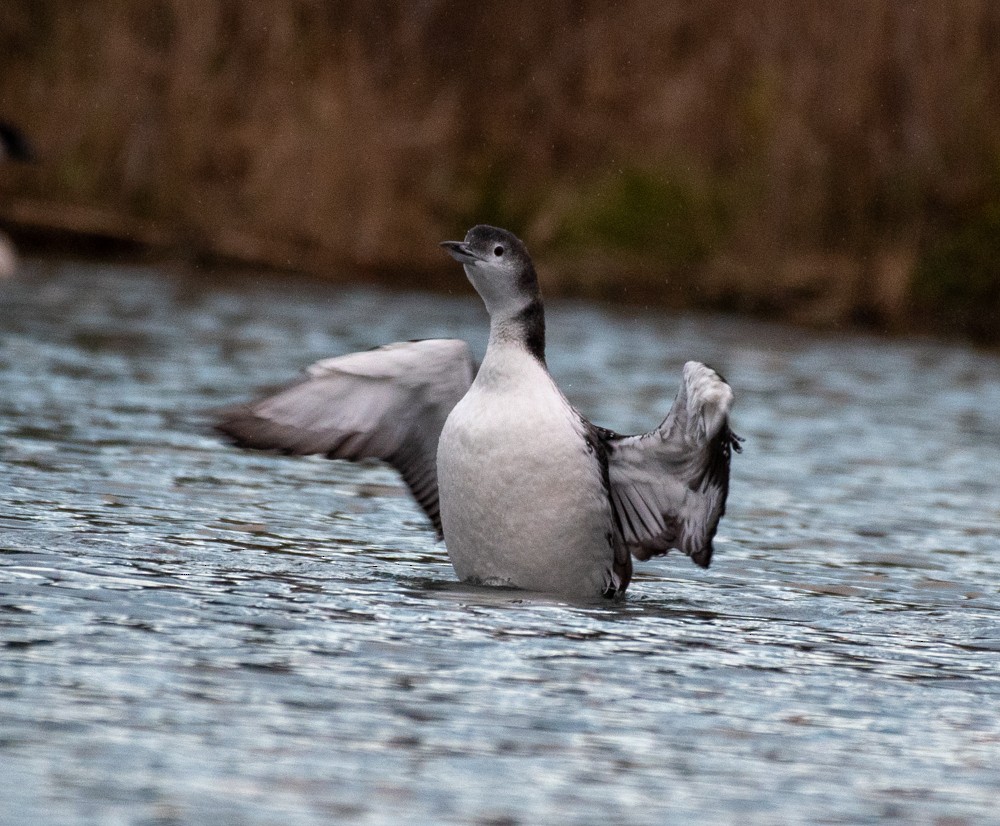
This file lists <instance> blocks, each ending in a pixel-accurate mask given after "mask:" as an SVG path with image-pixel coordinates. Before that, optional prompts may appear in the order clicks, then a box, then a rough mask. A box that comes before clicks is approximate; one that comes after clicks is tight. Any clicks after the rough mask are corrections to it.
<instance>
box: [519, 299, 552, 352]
mask: <svg viewBox="0 0 1000 826" xmlns="http://www.w3.org/2000/svg"><path fill="white" fill-rule="evenodd" d="M511 321H512V322H513V324H514V327H515V328H516V329H517V332H518V337H519V338H520V339H521V341H522V343H523V344H524V346H525V347H526V348H527V350H528V352H529V353H531V355H533V356H534V357H535V358H536V359H538V360H539V361H540V362H541V363H542V364H545V308H544V307H543V306H542V300H541V299H540V298H537V297H536V298H533V299H532V300H531V301H530V302H529V303H528V304H526V305H525V306H524V307H523V308H522V309H521V310H520V311H519V312H518V313H517V315H515V316H514V317H513V318H512V319H511Z"/></svg>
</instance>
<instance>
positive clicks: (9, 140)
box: [0, 121, 35, 278]
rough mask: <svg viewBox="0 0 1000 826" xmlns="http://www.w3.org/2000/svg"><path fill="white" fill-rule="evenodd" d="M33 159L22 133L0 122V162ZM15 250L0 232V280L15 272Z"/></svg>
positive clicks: (31, 151) (8, 124)
mask: <svg viewBox="0 0 1000 826" xmlns="http://www.w3.org/2000/svg"><path fill="white" fill-rule="evenodd" d="M34 159H35V152H34V150H33V149H32V147H31V144H30V143H29V142H28V139H27V138H26V137H25V136H24V133H23V132H22V131H21V130H20V129H18V128H17V127H16V126H14V125H13V124H12V123H8V122H6V121H0V161H8V160H10V161H21V162H24V163H28V162H30V161H33V160H34ZM17 266H18V263H17V250H16V249H15V247H14V244H13V242H12V241H11V240H10V239H9V238H8V237H7V236H6V235H5V234H4V233H2V232H0V278H9V277H10V276H12V275H14V273H16V272H17Z"/></svg>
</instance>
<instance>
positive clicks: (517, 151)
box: [0, 0, 1000, 338]
mask: <svg viewBox="0 0 1000 826" xmlns="http://www.w3.org/2000/svg"><path fill="white" fill-rule="evenodd" d="M0 116H3V117H6V118H8V119H16V120H18V121H19V122H21V123H23V125H24V127H25V128H26V129H27V130H28V131H29V132H30V134H31V135H32V138H33V140H34V142H35V143H36V144H37V145H38V147H39V150H40V154H41V156H42V160H41V163H40V164H38V165H37V166H36V167H35V168H34V169H33V170H30V171H25V170H17V171H14V172H11V171H4V172H3V178H0V190H2V191H3V192H4V195H5V198H4V202H3V203H0V220H4V221H5V223H6V224H7V225H8V226H11V227H12V229H14V230H16V229H17V227H18V226H19V225H20V226H22V227H23V226H24V225H26V224H34V225H39V224H50V225H52V226H56V227H59V226H62V227H66V228H70V229H76V230H79V231H88V230H89V231H96V230H99V232H100V233H103V234H105V235H113V234H114V233H115V232H118V233H121V234H122V235H124V236H127V237H129V238H137V239H139V240H140V241H143V240H144V239H145V241H148V242H150V243H156V244H158V245H166V246H168V247H171V248H173V249H174V250H176V251H178V252H179V253H181V254H183V255H185V256H188V255H195V256H209V257H217V258H222V259H235V260H243V261H250V262H256V263H266V264H271V265H274V266H280V267H288V268H293V269H302V270H310V271H314V272H324V273H336V272H338V271H341V270H343V269H344V268H345V267H352V268H358V267H362V268H365V269H366V270H368V271H371V272H386V273H398V272H405V273H407V277H408V279H410V281H409V283H413V282H412V279H413V278H414V277H418V276H420V274H421V273H423V274H424V275H426V276H428V277H429V276H430V275H432V274H434V273H436V272H438V271H439V269H440V268H441V267H443V266H444V265H445V264H446V263H447V262H446V261H444V260H443V258H442V256H441V255H440V254H439V250H438V249H437V247H436V245H435V242H436V241H438V240H439V239H441V238H443V237H452V236H454V235H455V234H456V233H460V232H462V231H464V229H466V228H467V226H468V225H470V224H471V223H474V222H478V221H493V222H498V223H501V224H504V225H507V226H509V227H511V228H512V229H514V230H516V231H518V232H519V233H521V234H522V235H523V236H524V237H525V238H526V240H527V241H528V242H529V244H530V245H531V247H532V249H533V251H535V253H536V256H537V257H538V258H540V259H541V261H542V263H543V265H544V266H543V278H545V277H548V278H549V279H550V288H554V287H556V286H560V285H561V286H565V287H566V288H568V289H574V290H577V291H584V292H588V291H589V292H599V293H601V294H608V293H609V292H614V291H616V290H617V292H618V293H619V294H620V293H622V292H626V291H628V289H629V288H631V292H628V294H629V295H640V296H641V297H642V300H647V298H649V297H651V296H653V295H655V293H656V291H655V290H649V289H647V290H642V289H639V287H641V286H642V285H643V284H646V285H647V286H649V285H658V284H662V283H664V281H665V280H669V281H670V284H671V285H672V288H673V289H672V291H671V294H670V296H669V297H668V299H667V300H670V301H676V300H680V297H681V296H688V298H687V299H686V300H687V301H696V302H697V303H699V304H701V305H705V306H720V305H723V306H728V307H733V308H737V309H749V310H756V311H766V312H770V313H774V314H778V315H784V316H786V317H794V318H797V319H800V320H803V321H807V322H813V323H827V324H830V323H832V324H837V323H848V322H858V321H863V322H866V323H871V324H877V325H883V324H884V325H890V326H893V327H907V326H914V325H924V324H929V325H932V326H933V325H934V324H939V325H950V324H952V323H953V321H954V318H955V317H956V314H958V316H961V317H963V318H967V319H971V318H972V317H973V315H975V317H976V318H977V319H980V320H978V321H974V322H973V321H970V322H969V323H970V324H971V325H972V326H971V327H969V329H970V330H972V328H973V327H974V328H975V331H976V332H977V334H979V335H981V336H991V335H992V337H994V338H995V337H996V336H997V335H1000V332H996V331H995V332H993V333H992V334H991V333H990V328H991V323H992V322H991V321H990V319H991V318H995V317H996V316H995V312H996V309H997V298H996V292H997V290H996V282H997V277H998V276H997V272H998V270H1000V263H998V258H997V250H996V247H995V245H991V243H990V242H989V239H990V237H995V236H991V235H990V233H991V232H993V229H991V227H992V224H991V223H990V221H992V220H993V219H992V218H990V217H989V216H990V215H991V214H992V213H991V212H990V209H989V208H984V207H983V204H984V203H988V202H990V201H991V199H992V200H995V197H996V196H995V188H994V187H995V181H996V178H995V177H994V176H992V175H990V174H989V170H991V169H992V168H993V166H994V165H995V164H996V163H997V161H998V158H1000V4H997V3H995V2H992V0H963V2H961V3H952V4H941V3H934V2H931V1H930V0H913V2H907V3H864V2H861V1H860V0H858V2H844V3H815V4H807V3H791V2H782V3H775V2H770V0H748V2H744V3H738V4H733V3H729V2H723V0H702V2H697V3H695V2H670V3H663V2H657V1H654V0H624V2H622V3H617V4H602V3H595V2H589V0H585V2H573V3H570V2H553V3H546V4H538V3H534V2H528V0H504V1H503V2H501V1H500V0H484V2H482V3H477V4H472V5H469V4H459V3H456V2H454V0H426V1H425V2H421V3H400V2H392V1H391V0H375V1H374V2H365V3H355V2H329V1H328V0H278V1H277V2H274V3H266V4H265V3H249V2H245V0H220V2H217V3H204V2H196V0H147V2H142V3H140V2H137V0H116V2H114V3H107V2H99V0H81V2H78V3H65V2H57V0H5V2H4V3H3V4H0ZM991 188H994V189H992V191H991ZM970 262H971V263H970ZM970 267H972V268H973V269H974V271H975V273H976V274H975V275H974V276H970V275H968V274H969V273H971V272H972V270H970ZM963 273H965V274H966V275H963ZM966 277H968V278H970V279H971V280H969V281H968V282H967V283H963V279H965V278H966ZM973 282H974V283H975V284H976V285H979V286H975V287H973V286H972V284H973ZM942 306H943V307H944V308H945V309H947V310H948V312H947V313H942V314H940V316H939V315H938V314H936V313H934V314H932V313H930V310H937V309H939V308H940V307H942ZM990 308H992V309H990ZM991 313H993V314H994V315H992V316H991V315H990V314H991ZM993 329H994V330H995V326H994V328H993Z"/></svg>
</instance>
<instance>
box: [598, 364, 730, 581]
mask: <svg viewBox="0 0 1000 826" xmlns="http://www.w3.org/2000/svg"><path fill="white" fill-rule="evenodd" d="M732 398H733V393H732V390H731V389H730V387H729V385H728V384H726V382H725V380H724V379H723V378H722V377H721V376H719V374H718V373H716V372H715V371H714V370H712V369H711V368H709V367H706V366H705V365H704V364H699V363H697V362H688V363H687V364H685V365H684V376H683V380H682V382H681V386H680V389H679V391H678V393H677V398H676V399H675V400H674V403H673V406H672V407H671V408H670V412H669V413H668V414H667V417H666V418H665V419H664V420H663V422H662V423H661V424H660V426H659V427H658V428H656V430H653V431H651V432H649V433H644V434H642V435H640V436H619V435H617V434H613V433H610V432H605V434H604V439H605V444H606V447H607V452H608V477H609V481H610V486H611V502H612V506H613V508H614V511H615V524H616V526H617V529H618V531H619V533H620V538H621V540H622V541H623V542H624V543H625V544H626V545H627V546H628V547H629V548H630V550H631V551H632V554H633V556H635V557H636V558H638V559H649V558H650V557H651V556H658V555H661V554H665V553H667V551H669V550H671V549H673V548H676V549H678V550H680V551H683V552H684V553H685V554H687V555H688V556H690V557H691V559H692V560H694V561H695V562H696V563H697V564H698V565H701V566H702V567H704V568H707V567H708V565H709V564H710V563H711V560H712V540H713V538H714V536H715V532H716V529H717V527H718V524H719V520H720V519H721V518H722V516H723V514H724V513H725V509H726V497H727V495H728V492H729V464H730V460H731V458H732V452H733V450H736V451H739V450H740V449H741V448H740V439H739V437H738V436H736V435H735V434H734V433H733V432H732V430H730V428H729V409H730V407H731V405H732Z"/></svg>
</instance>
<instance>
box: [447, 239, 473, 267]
mask: <svg viewBox="0 0 1000 826" xmlns="http://www.w3.org/2000/svg"><path fill="white" fill-rule="evenodd" d="M441 246H442V247H444V248H445V249H446V250H448V254H449V255H451V257H452V258H454V259H455V260H456V261H458V262H459V263H460V264H475V263H476V262H477V261H479V256H478V255H476V254H475V253H474V252H473V251H472V250H471V249H470V248H469V245H468V244H466V243H465V242H464V241H442V242H441Z"/></svg>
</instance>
